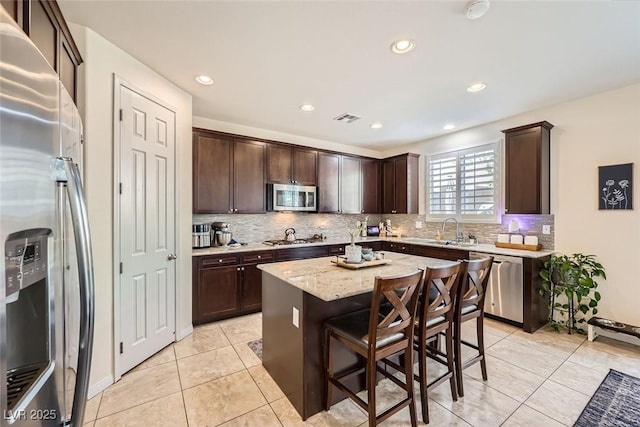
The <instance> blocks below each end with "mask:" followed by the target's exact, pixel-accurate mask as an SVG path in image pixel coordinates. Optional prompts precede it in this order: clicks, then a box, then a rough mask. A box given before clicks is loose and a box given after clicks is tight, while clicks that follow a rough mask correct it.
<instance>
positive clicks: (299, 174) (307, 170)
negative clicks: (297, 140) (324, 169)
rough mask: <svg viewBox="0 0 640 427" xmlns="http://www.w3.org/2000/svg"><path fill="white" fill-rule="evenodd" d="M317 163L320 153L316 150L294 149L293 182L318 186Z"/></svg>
mask: <svg viewBox="0 0 640 427" xmlns="http://www.w3.org/2000/svg"><path fill="white" fill-rule="evenodd" d="M317 162H318V152H317V151H316V150H301V149H294V150H293V176H292V179H293V181H294V182H295V183H296V184H300V185H317V183H318V174H317V170H318V169H317Z"/></svg>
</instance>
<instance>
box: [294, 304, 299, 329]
mask: <svg viewBox="0 0 640 427" xmlns="http://www.w3.org/2000/svg"><path fill="white" fill-rule="evenodd" d="M293 326H295V327H296V328H299V327H300V311H298V309H297V308H295V307H293Z"/></svg>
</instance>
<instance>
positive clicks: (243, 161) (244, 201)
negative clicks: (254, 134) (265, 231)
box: [233, 140, 266, 213]
mask: <svg viewBox="0 0 640 427" xmlns="http://www.w3.org/2000/svg"><path fill="white" fill-rule="evenodd" d="M264 175H265V144H264V143H262V142H257V141H245V140H235V144H234V149H233V211H234V212H235V213H264V212H265V211H266V210H265V209H266V201H265V182H264Z"/></svg>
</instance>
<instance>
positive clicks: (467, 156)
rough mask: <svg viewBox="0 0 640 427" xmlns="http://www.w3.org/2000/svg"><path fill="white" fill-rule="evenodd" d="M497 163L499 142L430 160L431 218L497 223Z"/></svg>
mask: <svg viewBox="0 0 640 427" xmlns="http://www.w3.org/2000/svg"><path fill="white" fill-rule="evenodd" d="M498 160H499V157H498V143H493V144H488V145H482V146H479V147H473V148H469V149H466V150H460V151H454V152H450V153H443V154H438V155H435V156H430V157H428V160H427V192H428V193H427V211H428V215H429V216H430V217H434V219H438V218H443V217H448V216H453V217H456V218H458V219H464V220H469V221H497V220H498V202H499V192H498V190H499V185H498V182H499V181H498V178H499V174H498Z"/></svg>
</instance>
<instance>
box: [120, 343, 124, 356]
mask: <svg viewBox="0 0 640 427" xmlns="http://www.w3.org/2000/svg"><path fill="white" fill-rule="evenodd" d="M122 353H124V345H123V344H122V341H120V354H122Z"/></svg>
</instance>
